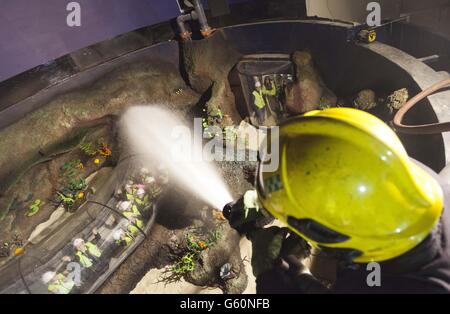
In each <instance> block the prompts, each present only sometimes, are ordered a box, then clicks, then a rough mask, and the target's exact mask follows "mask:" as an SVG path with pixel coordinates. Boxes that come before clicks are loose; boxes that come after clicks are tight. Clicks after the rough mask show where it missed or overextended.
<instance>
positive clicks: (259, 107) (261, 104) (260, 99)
mask: <svg viewBox="0 0 450 314" xmlns="http://www.w3.org/2000/svg"><path fill="white" fill-rule="evenodd" d="M252 95H253V104H254V105H255V112H256V117H257V118H258V123H259V124H264V121H265V119H266V100H265V99H264V93H263V90H262V88H261V83H260V82H259V81H257V82H256V83H255V90H254V91H253V93H252Z"/></svg>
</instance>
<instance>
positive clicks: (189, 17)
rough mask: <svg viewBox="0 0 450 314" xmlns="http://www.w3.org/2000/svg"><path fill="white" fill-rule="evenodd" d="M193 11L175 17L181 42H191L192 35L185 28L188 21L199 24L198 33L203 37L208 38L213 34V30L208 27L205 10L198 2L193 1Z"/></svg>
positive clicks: (198, 0)
mask: <svg viewBox="0 0 450 314" xmlns="http://www.w3.org/2000/svg"><path fill="white" fill-rule="evenodd" d="M192 2H193V7H194V8H193V9H192V11H191V12H189V13H187V14H183V15H180V16H178V17H177V25H178V29H179V30H180V37H181V39H183V40H191V36H192V33H191V32H189V31H188V30H187V28H186V25H185V23H186V22H189V21H195V20H198V22H199V24H200V33H201V34H202V36H203V37H205V38H206V37H208V36H209V35H211V33H212V32H213V29H212V28H211V27H210V26H209V24H208V20H207V19H206V15H205V10H204V9H203V5H202V3H201V1H200V0H193V1H192Z"/></svg>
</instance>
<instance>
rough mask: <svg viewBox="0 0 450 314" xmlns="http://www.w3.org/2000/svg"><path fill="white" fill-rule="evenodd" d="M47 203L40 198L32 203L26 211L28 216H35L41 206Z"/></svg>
mask: <svg viewBox="0 0 450 314" xmlns="http://www.w3.org/2000/svg"><path fill="white" fill-rule="evenodd" d="M44 204H45V203H44V202H42V201H41V200H40V199H37V200H35V201H34V202H33V204H31V205H30V207H29V208H28V212H27V213H26V216H27V217H31V216H34V215H36V214H37V213H38V211H39V210H40V209H41V206H42V205H44Z"/></svg>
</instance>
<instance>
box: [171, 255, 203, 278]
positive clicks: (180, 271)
mask: <svg viewBox="0 0 450 314" xmlns="http://www.w3.org/2000/svg"><path fill="white" fill-rule="evenodd" d="M197 258H198V257H197V256H196V254H195V253H194V252H188V253H186V254H185V255H183V256H182V257H181V259H180V261H178V262H177V263H176V264H175V265H174V266H172V267H171V268H170V271H171V272H172V273H174V274H176V275H185V274H186V273H189V272H192V271H194V270H195V265H196V263H197Z"/></svg>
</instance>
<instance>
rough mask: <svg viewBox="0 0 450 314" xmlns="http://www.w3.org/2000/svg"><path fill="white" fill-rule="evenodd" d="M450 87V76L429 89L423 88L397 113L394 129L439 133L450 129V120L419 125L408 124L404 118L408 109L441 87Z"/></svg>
mask: <svg viewBox="0 0 450 314" xmlns="http://www.w3.org/2000/svg"><path fill="white" fill-rule="evenodd" d="M447 87H450V78H446V79H445V80H442V81H440V82H438V83H436V84H434V85H432V86H430V87H428V88H427V89H425V90H423V91H422V92H420V93H419V94H417V95H416V96H414V97H413V98H411V99H410V100H408V101H407V102H406V104H405V105H404V106H403V107H402V108H400V110H399V111H398V112H397V113H396V114H395V116H394V120H393V121H392V124H393V126H394V129H395V130H396V131H398V132H400V133H406V134H437V133H443V132H448V131H450V122H438V123H430V124H419V125H406V124H403V123H402V121H403V118H404V116H405V115H406V114H407V113H408V111H409V110H410V109H411V108H412V107H414V106H415V105H416V104H417V103H418V102H420V101H421V100H423V99H424V98H426V97H428V96H430V95H432V94H434V93H436V92H438V91H440V90H441V89H444V88H447Z"/></svg>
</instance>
